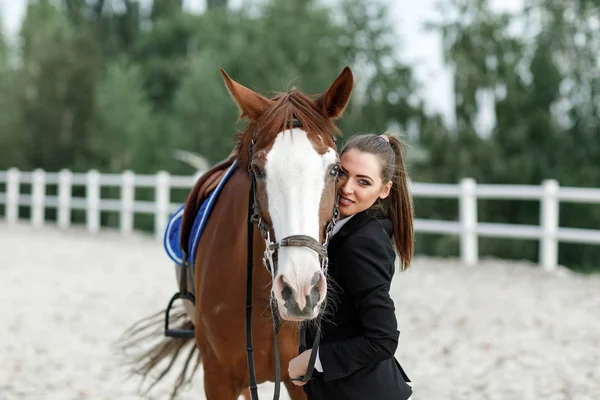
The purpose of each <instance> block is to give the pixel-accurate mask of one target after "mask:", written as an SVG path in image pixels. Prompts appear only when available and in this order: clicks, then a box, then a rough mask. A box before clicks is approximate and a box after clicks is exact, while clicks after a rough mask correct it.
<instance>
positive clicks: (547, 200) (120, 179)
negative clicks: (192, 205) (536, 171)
mask: <svg viewBox="0 0 600 400" xmlns="http://www.w3.org/2000/svg"><path fill="white" fill-rule="evenodd" d="M196 178H197V176H173V175H169V174H168V173H166V172H160V173H158V174H156V175H134V174H133V173H132V172H130V171H126V172H124V173H122V174H100V173H99V172H98V171H93V170H92V171H89V172H88V173H72V172H71V171H68V170H63V171H60V172H45V171H42V170H35V171H33V172H22V171H19V170H17V169H11V170H8V171H0V188H1V187H2V186H4V187H5V190H4V192H2V191H0V205H1V204H4V205H5V213H4V217H5V219H6V221H7V223H9V224H12V223H16V222H17V221H18V220H19V206H28V207H31V213H30V214H31V223H32V224H33V225H34V226H36V227H39V226H42V225H43V224H44V220H45V217H44V213H45V210H46V208H55V209H57V223H58V226H59V227H61V228H63V229H68V228H69V226H70V224H71V210H85V212H86V226H87V229H88V231H90V232H92V233H94V232H98V231H99V229H100V212H101V211H112V212H118V213H119V214H120V217H119V227H120V230H121V232H122V233H123V234H128V233H131V232H132V231H133V216H134V214H135V213H145V214H152V215H154V231H155V234H156V237H157V238H161V237H162V234H163V231H164V228H165V226H166V223H167V221H168V218H169V215H170V214H171V213H172V212H174V211H175V210H176V209H177V208H178V207H179V206H180V204H176V203H171V189H177V188H179V189H189V188H191V187H192V186H193V184H194V182H195V181H196ZM22 184H23V185H31V194H23V193H20V192H21V185H22ZM50 185H55V186H57V188H58V189H57V193H58V195H57V196H48V195H46V187H47V186H50ZM74 186H82V187H85V188H86V190H85V193H86V195H85V197H84V198H78V197H73V196H72V188H73V187H74ZM101 187H117V188H120V199H102V198H101V196H100V188H101ZM140 187H143V188H151V189H153V190H154V192H155V196H154V198H155V200H154V201H140V200H136V199H135V189H136V188H140ZM0 190H1V189H0ZM411 191H412V194H413V197H415V198H421V197H429V198H438V199H439V198H454V199H458V200H459V221H439V220H430V219H416V220H415V230H416V231H417V232H427V233H441V234H450V235H458V236H459V237H460V254H461V258H462V261H463V262H464V263H465V264H467V265H474V264H476V263H477V261H478V257H479V254H478V245H477V239H478V237H496V238H522V239H534V240H539V242H540V259H539V263H540V264H541V265H542V266H543V267H544V268H545V269H547V270H552V269H554V268H555V267H556V266H557V261H558V242H559V241H561V242H572V243H586V244H596V245H598V244H600V229H598V230H591V229H579V228H567V227H559V224H558V221H559V218H558V210H559V207H558V206H559V202H561V201H562V202H579V203H596V204H598V203H600V189H589V188H573V187H560V186H559V185H558V182H556V181H554V180H548V181H544V182H543V184H542V185H541V186H526V185H481V184H476V183H475V181H474V180H473V179H470V178H466V179H463V180H462V181H461V182H460V184H458V185H453V184H433V183H412V184H411ZM478 199H497V200H500V199H506V200H537V201H540V225H515V224H498V223H484V222H478V220H477V200H478Z"/></svg>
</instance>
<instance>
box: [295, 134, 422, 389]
mask: <svg viewBox="0 0 600 400" xmlns="http://www.w3.org/2000/svg"><path fill="white" fill-rule="evenodd" d="M340 159H341V167H340V174H339V180H338V194H339V196H340V198H339V210H340V220H339V221H338V223H337V224H336V226H335V230H334V234H333V236H332V238H331V239H330V242H329V246H328V253H329V270H328V281H329V283H330V285H329V286H328V287H329V288H330V290H331V291H332V292H333V293H330V297H329V298H330V304H329V306H330V307H331V309H330V310H331V311H330V313H329V314H328V315H326V316H325V317H324V318H323V320H322V325H321V329H322V337H321V342H320V345H319V347H318V348H317V349H311V347H312V343H313V342H314V335H315V333H316V332H315V328H314V327H309V328H307V330H306V338H305V339H306V343H307V347H308V348H309V349H308V350H306V351H304V352H303V353H301V354H300V355H299V356H298V357H296V358H294V359H293V360H292V361H290V363H289V366H288V372H289V374H290V377H292V378H296V377H300V376H303V375H304V374H305V373H306V369H307V367H308V362H309V358H310V355H311V352H312V351H317V352H318V353H317V358H316V362H315V371H313V377H312V379H311V380H310V381H309V382H308V383H307V384H306V386H305V387H304V390H305V392H306V394H307V397H308V399H309V400H320V399H323V400H330V399H336V400H354V399H356V400H363V399H368V400H392V399H393V400H407V399H409V398H410V396H411V393H412V389H411V387H410V385H409V384H408V383H407V382H410V380H409V379H408V377H407V376H406V374H405V373H404V371H403V370H402V367H401V366H400V364H399V363H398V361H397V360H396V359H395V357H394V353H395V352H396V348H397V346H398V337H399V334H400V333H399V331H398V329H397V322H396V315H395V310H394V302H393V300H392V298H391V297H390V293H389V290H390V284H391V281H392V276H393V275H394V270H395V265H394V261H395V258H396V252H397V253H398V257H399V261H400V269H401V270H405V269H406V268H408V266H409V265H410V261H411V257H412V254H413V210H412V202H411V197H410V193H409V191H408V177H407V173H406V169H405V167H404V158H403V145H402V142H400V141H399V140H398V139H396V138H395V137H393V136H386V135H380V136H377V135H373V134H368V135H358V136H354V137H352V138H350V139H349V140H348V142H347V143H346V145H345V146H344V148H343V149H342V152H341V155H340ZM394 250H396V252H395V251H394ZM293 382H294V383H295V384H297V385H304V383H303V382H300V381H293Z"/></svg>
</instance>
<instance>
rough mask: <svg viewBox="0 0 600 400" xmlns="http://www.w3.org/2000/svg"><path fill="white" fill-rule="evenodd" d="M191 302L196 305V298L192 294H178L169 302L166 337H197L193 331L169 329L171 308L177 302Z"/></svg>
mask: <svg viewBox="0 0 600 400" xmlns="http://www.w3.org/2000/svg"><path fill="white" fill-rule="evenodd" d="M179 299H182V300H189V301H191V302H192V304H193V305H194V306H195V305H196V298H195V297H194V295H193V294H191V293H190V292H185V293H182V292H177V293H175V294H174V295H173V297H171V301H169V305H168V306H167V310H166V311H165V336H167V337H172V338H178V339H193V338H194V337H195V334H194V330H193V329H170V328H169V314H170V312H171V308H172V307H173V303H174V302H175V300H179Z"/></svg>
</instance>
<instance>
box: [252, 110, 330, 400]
mask: <svg viewBox="0 0 600 400" xmlns="http://www.w3.org/2000/svg"><path fill="white" fill-rule="evenodd" d="M292 127H293V128H301V127H302V123H301V122H300V121H299V120H298V119H293V121H292ZM255 139H256V132H254V134H253V135H252V140H251V141H250V146H249V148H248V153H249V158H248V160H249V162H248V174H249V176H250V192H249V194H248V242H247V253H246V353H247V360H248V373H249V375H250V393H251V395H252V400H258V387H257V383H256V371H255V368H254V348H253V347H252V272H253V271H252V270H253V244H254V225H255V224H256V225H257V226H258V228H259V230H260V232H261V235H262V237H263V239H264V240H265V253H264V255H263V264H264V266H265V268H266V269H267V271H269V273H270V274H271V284H273V283H274V281H275V277H276V276H277V263H276V261H274V256H275V257H276V256H277V254H276V253H275V252H276V251H277V250H279V249H280V248H283V247H306V248H309V249H311V250H313V251H315V252H316V253H317V254H318V256H319V261H320V264H321V272H323V275H325V276H327V267H328V265H329V259H328V257H327V244H328V242H329V239H330V238H331V235H332V233H333V228H334V226H335V222H336V219H337V217H338V213H339V211H338V202H337V199H336V201H335V202H334V206H333V216H332V218H331V220H330V221H329V222H328V224H327V227H326V228H325V240H324V242H323V244H321V243H319V242H318V241H317V240H316V239H314V238H312V237H310V236H307V235H290V236H287V237H285V238H283V239H281V240H280V241H279V242H273V241H272V240H271V234H270V229H269V228H268V227H267V225H266V224H265V222H264V220H263V219H262V216H261V214H260V207H259V204H258V200H257V198H256V175H255V171H254V169H253V167H252V156H253V151H254V144H255ZM271 287H272V286H271ZM269 303H270V306H271V315H272V317H273V333H274V346H275V392H274V394H273V399H274V400H278V399H279V394H280V389H281V388H280V386H281V366H280V362H279V342H278V334H279V313H278V308H277V300H276V299H275V296H274V294H273V290H272V289H271V296H270V299H269ZM322 315H323V314H322V312H320V313H319V316H318V317H317V332H316V336H315V340H314V344H313V348H317V347H318V346H319V342H320V338H321V318H322ZM306 324H307V323H306V322H303V323H302V324H301V325H300V335H299V336H300V352H303V351H304V350H306V340H305V331H306ZM316 357H317V352H316V351H313V352H312V353H311V355H310V359H309V361H308V368H307V370H306V375H304V376H302V377H299V378H292V380H298V381H302V382H308V381H309V380H310V378H311V377H312V372H313V369H314V365H315V360H316Z"/></svg>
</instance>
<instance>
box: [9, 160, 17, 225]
mask: <svg viewBox="0 0 600 400" xmlns="http://www.w3.org/2000/svg"><path fill="white" fill-rule="evenodd" d="M19 175H20V172H19V170H18V169H16V168H11V169H9V170H8V174H7V177H6V221H7V222H8V223H9V224H16V223H17V221H18V220H19V191H20V182H19Z"/></svg>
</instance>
